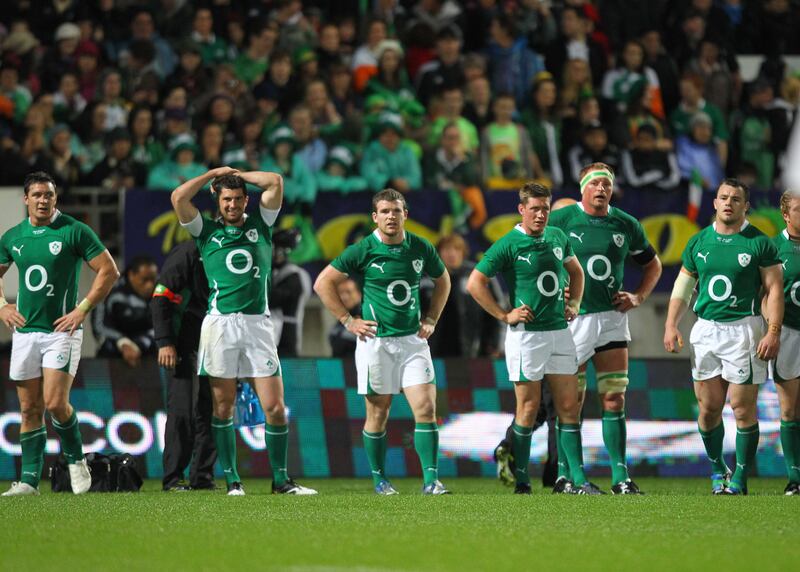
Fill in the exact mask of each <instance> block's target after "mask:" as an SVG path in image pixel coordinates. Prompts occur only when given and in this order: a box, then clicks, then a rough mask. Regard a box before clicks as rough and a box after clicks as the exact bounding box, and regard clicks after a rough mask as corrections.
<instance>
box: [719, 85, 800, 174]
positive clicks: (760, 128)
mask: <svg viewBox="0 0 800 572" xmlns="http://www.w3.org/2000/svg"><path fill="white" fill-rule="evenodd" d="M748 91H749V96H748V105H747V107H746V108H745V109H744V110H741V111H738V112H737V113H736V115H735V116H734V118H733V120H732V123H733V125H734V126H735V129H734V133H735V139H734V140H735V142H736V143H735V144H736V146H737V149H736V150H737V159H738V161H737V162H747V163H750V164H751V165H753V166H754V167H755V168H756V171H757V172H758V186H759V187H760V188H762V189H771V188H772V186H773V183H774V182H775V177H776V173H775V169H776V158H777V152H778V151H779V150H780V149H782V148H785V145H786V141H787V139H788V135H787V133H788V126H787V124H786V123H785V117H786V116H785V114H783V113H782V112H781V111H780V110H770V107H771V104H772V101H773V99H774V94H773V91H772V86H771V85H770V84H769V82H766V81H764V80H756V81H755V82H753V84H752V85H751V86H750V89H749V90H748ZM781 143H783V145H781Z"/></svg>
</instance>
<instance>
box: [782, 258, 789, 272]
mask: <svg viewBox="0 0 800 572" xmlns="http://www.w3.org/2000/svg"><path fill="white" fill-rule="evenodd" d="M787 262H789V261H788V260H784V261H783V262H781V266H782V267H783V269H784V270H786V263H787Z"/></svg>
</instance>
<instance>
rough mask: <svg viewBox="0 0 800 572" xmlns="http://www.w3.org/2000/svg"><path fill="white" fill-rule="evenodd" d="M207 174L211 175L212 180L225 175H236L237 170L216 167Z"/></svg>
mask: <svg viewBox="0 0 800 572" xmlns="http://www.w3.org/2000/svg"><path fill="white" fill-rule="evenodd" d="M208 174H209V175H211V177H212V178H214V179H217V178H219V177H224V176H225V175H238V174H239V170H238V169H234V168H233V167H217V168H216V169H211V170H210V171H209V172H208Z"/></svg>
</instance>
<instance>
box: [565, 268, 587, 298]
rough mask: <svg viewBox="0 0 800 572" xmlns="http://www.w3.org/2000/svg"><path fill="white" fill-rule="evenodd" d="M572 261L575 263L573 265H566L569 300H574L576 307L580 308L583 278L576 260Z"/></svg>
mask: <svg viewBox="0 0 800 572" xmlns="http://www.w3.org/2000/svg"><path fill="white" fill-rule="evenodd" d="M573 261H574V262H575V263H574V264H567V265H566V269H567V274H568V275H569V299H570V300H575V301H576V303H577V306H580V302H581V300H583V287H584V282H585V278H584V275H583V269H582V268H581V265H580V264H579V263H578V260H577V258H574V259H573Z"/></svg>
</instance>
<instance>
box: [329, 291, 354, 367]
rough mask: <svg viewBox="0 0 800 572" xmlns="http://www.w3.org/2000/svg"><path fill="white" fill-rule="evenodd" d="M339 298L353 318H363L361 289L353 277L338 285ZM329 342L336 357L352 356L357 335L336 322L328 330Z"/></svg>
mask: <svg viewBox="0 0 800 572" xmlns="http://www.w3.org/2000/svg"><path fill="white" fill-rule="evenodd" d="M336 291H337V292H338V293H339V298H340V299H341V301H342V303H343V304H344V306H345V308H347V311H348V312H349V313H350V315H351V316H353V318H361V291H360V290H359V289H358V284H356V282H355V280H353V279H352V278H347V279H346V280H344V281H342V282H340V283H339V284H338V285H337V286H336ZM328 344H330V346H331V353H332V354H333V357H335V358H350V357H352V356H353V352H355V350H356V335H355V334H353V333H351V332H350V331H349V330H348V329H347V328H345V327H344V326H343V325H342V324H341V322H338V321H337V322H336V323H334V324H333V326H331V329H330V330H328Z"/></svg>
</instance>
